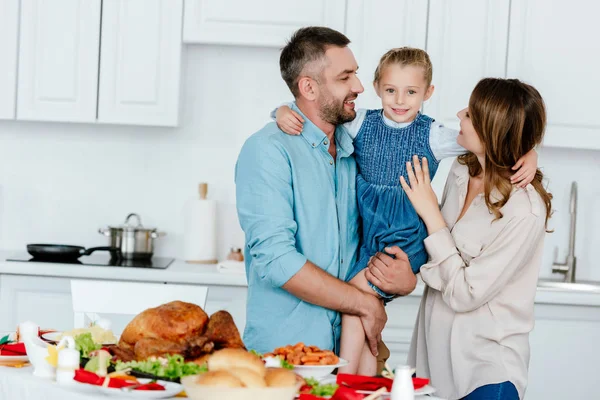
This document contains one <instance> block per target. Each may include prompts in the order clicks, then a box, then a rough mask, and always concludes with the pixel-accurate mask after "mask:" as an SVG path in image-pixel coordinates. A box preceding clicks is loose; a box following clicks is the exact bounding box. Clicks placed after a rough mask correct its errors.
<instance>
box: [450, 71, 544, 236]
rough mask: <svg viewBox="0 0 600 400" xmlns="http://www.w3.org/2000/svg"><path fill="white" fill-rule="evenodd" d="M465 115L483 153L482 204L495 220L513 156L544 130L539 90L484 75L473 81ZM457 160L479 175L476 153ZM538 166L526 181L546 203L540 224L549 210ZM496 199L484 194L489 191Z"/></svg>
mask: <svg viewBox="0 0 600 400" xmlns="http://www.w3.org/2000/svg"><path fill="white" fill-rule="evenodd" d="M469 115H470V118H471V121H472V123H473V128H474V129H475V132H477V135H478V136H479V139H480V140H481V143H482V144H483V148H484V151H485V176H484V195H485V203H486V205H487V207H488V208H489V209H490V211H491V212H493V213H494V215H495V216H496V219H499V218H502V213H501V212H500V209H501V208H502V207H503V206H504V204H506V202H507V201H508V199H509V198H510V194H511V191H512V185H511V183H510V178H509V177H510V175H512V174H513V173H514V171H512V170H511V168H512V167H513V166H514V165H515V164H516V163H517V160H518V159H519V158H521V157H522V156H523V155H525V154H526V153H527V152H529V151H530V150H532V149H533V148H534V147H535V146H536V145H538V144H540V143H541V142H542V139H543V137H544V131H545V128H546V107H545V105H544V100H543V99H542V96H541V95H540V93H539V92H538V91H537V90H536V89H535V88H534V87H533V86H530V85H528V84H526V83H523V82H521V81H519V80H518V79H498V78H484V79H482V80H480V81H479V83H478V84H477V86H475V89H473V93H472V94H471V98H470V100H469ZM458 161H459V162H460V163H461V164H463V165H466V166H467V167H468V168H469V175H470V176H478V175H479V174H481V172H482V171H481V165H480V164H479V161H478V159H477V156H475V154H473V153H470V152H469V153H467V154H464V155H462V156H459V157H458ZM543 178H544V175H543V174H542V172H541V171H540V170H539V169H538V170H537V172H536V174H535V178H534V179H533V182H531V185H533V187H534V188H535V190H536V191H537V192H538V193H539V195H540V196H541V198H542V200H543V201H544V204H545V206H546V227H547V226H548V218H550V215H551V214H552V195H551V194H550V193H549V192H548V191H546V189H545V188H544V185H543V184H542V180H543ZM494 188H495V189H497V190H498V191H499V192H500V199H496V198H494V199H492V198H491V197H490V195H491V193H492V190H493V189H494Z"/></svg>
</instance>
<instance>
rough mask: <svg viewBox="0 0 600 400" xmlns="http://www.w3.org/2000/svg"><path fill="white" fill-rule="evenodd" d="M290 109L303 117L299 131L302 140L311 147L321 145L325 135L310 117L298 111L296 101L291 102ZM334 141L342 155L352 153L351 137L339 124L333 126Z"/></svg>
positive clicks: (325, 138)
mask: <svg viewBox="0 0 600 400" xmlns="http://www.w3.org/2000/svg"><path fill="white" fill-rule="evenodd" d="M292 110H294V111H296V112H297V113H298V114H300V115H302V118H304V126H303V128H302V133H301V136H302V137H303V138H304V140H306V141H307V142H308V144H309V145H310V146H311V147H312V148H313V149H315V148H318V147H319V146H321V145H322V144H323V142H324V141H325V140H327V135H325V132H323V131H322V130H321V129H320V128H318V127H317V126H316V125H315V124H314V123H313V122H312V121H311V120H310V119H308V118H307V117H306V115H304V113H303V112H302V111H300V109H299V108H298V106H297V105H296V103H293V104H292ZM335 141H336V143H337V144H338V145H339V146H340V148H341V149H342V151H343V152H344V153H345V154H343V155H344V156H349V155H351V154H352V153H354V145H353V144H352V138H351V137H350V135H348V133H347V132H346V130H345V129H344V128H343V127H342V126H341V125H338V126H337V127H336V128H335Z"/></svg>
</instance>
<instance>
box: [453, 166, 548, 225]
mask: <svg viewBox="0 0 600 400" xmlns="http://www.w3.org/2000/svg"><path fill="white" fill-rule="evenodd" d="M452 171H453V172H454V175H455V176H456V184H457V185H458V187H459V189H460V191H461V192H463V194H464V195H465V196H466V194H467V191H468V189H469V178H470V176H469V167H467V166H466V165H463V164H459V165H458V168H453V170H452ZM517 190H521V189H520V188H519V187H517V186H516V185H513V186H512V190H511V192H510V193H511V196H512V194H514V193H515V192H516V191H517ZM523 190H525V191H526V192H527V196H528V197H529V199H530V200H531V203H532V205H534V206H533V207H532V212H533V213H534V214H536V215H539V200H538V197H537V196H536V195H535V193H534V192H535V188H534V187H533V186H532V185H531V184H529V185H527V186H526V187H525V188H524V189H523ZM478 197H483V194H482V193H481V194H479V196H478ZM501 199H502V193H500V191H499V190H498V189H496V188H494V189H492V191H491V193H490V200H491V201H492V202H496V201H499V200H501Z"/></svg>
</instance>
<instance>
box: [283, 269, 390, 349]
mask: <svg viewBox="0 0 600 400" xmlns="http://www.w3.org/2000/svg"><path fill="white" fill-rule="evenodd" d="M283 288H284V289H285V290H287V291H288V292H290V293H291V294H293V295H294V296H296V297H298V298H299V299H302V300H304V301H306V302H308V303H311V304H316V305H318V306H321V307H324V308H328V309H330V310H336V311H338V312H341V313H344V314H352V315H356V316H359V317H360V319H361V322H362V324H363V329H364V330H365V335H366V337H367V341H368V342H369V347H370V349H371V352H372V353H373V355H374V356H377V344H378V343H379V341H380V340H381V331H382V330H383V328H384V327H385V323H386V322H387V314H386V313H385V309H384V307H383V304H382V303H381V301H380V300H379V299H377V297H375V296H374V295H372V294H366V293H364V292H363V291H361V290H360V289H358V288H356V287H354V286H352V285H350V284H348V283H346V282H343V281H341V280H339V279H337V278H335V277H333V276H331V275H330V274H328V273H327V272H325V271H324V270H322V269H321V268H319V267H317V266H316V265H315V264H313V263H311V262H310V261H307V262H306V264H304V266H303V267H302V268H301V269H300V270H299V271H298V272H297V273H296V274H295V275H294V276H293V277H292V278H290V280H289V281H287V282H286V283H285V284H284V285H283Z"/></svg>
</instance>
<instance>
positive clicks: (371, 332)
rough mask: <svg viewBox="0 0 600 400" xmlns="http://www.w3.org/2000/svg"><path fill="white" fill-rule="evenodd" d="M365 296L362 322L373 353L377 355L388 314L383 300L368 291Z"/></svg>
mask: <svg viewBox="0 0 600 400" xmlns="http://www.w3.org/2000/svg"><path fill="white" fill-rule="evenodd" d="M363 297H364V299H363V300H362V305H363V308H364V309H363V311H362V313H361V315H360V322H362V325H363V329H364V330H365V336H366V337H367V342H368V343H369V348H370V349H371V353H373V356H375V357H377V355H378V351H377V346H378V344H379V342H380V341H381V331H383V328H384V327H385V323H386V322H387V314H386V312H385V307H383V302H382V301H381V300H379V299H378V298H377V297H375V296H373V295H372V294H366V293H365V294H364V296H363Z"/></svg>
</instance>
